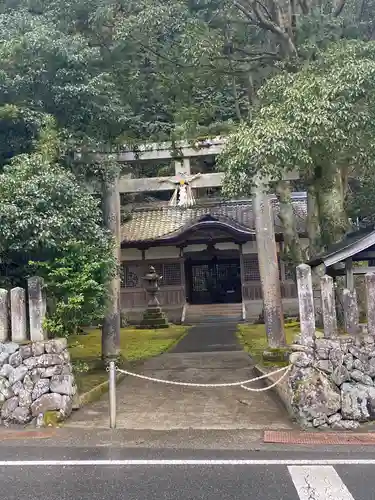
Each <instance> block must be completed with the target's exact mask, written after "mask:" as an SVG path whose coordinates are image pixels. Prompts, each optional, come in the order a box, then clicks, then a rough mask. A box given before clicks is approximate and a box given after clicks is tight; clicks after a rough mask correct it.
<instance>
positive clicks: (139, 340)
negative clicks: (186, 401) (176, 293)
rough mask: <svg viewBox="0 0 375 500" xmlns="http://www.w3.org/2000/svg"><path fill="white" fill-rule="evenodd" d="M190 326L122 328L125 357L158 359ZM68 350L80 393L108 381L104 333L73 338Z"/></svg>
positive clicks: (121, 340)
mask: <svg viewBox="0 0 375 500" xmlns="http://www.w3.org/2000/svg"><path fill="white" fill-rule="evenodd" d="M187 330H188V327H186V326H179V325H178V326H177V325H176V326H175V325H171V326H170V327H169V328H165V329H160V330H139V329H135V328H122V329H121V332H120V351H121V356H122V357H123V358H125V359H126V360H127V361H129V362H130V363H132V364H134V363H136V362H140V361H144V360H146V359H148V358H152V357H153V356H157V355H158V354H161V353H163V352H165V351H167V350H168V349H170V348H171V347H172V346H173V345H175V344H176V343H177V342H178V341H179V340H181V338H182V337H183V336H184V335H185V334H186V332H187ZM68 347H69V352H70V356H71V359H72V363H73V365H74V366H75V367H76V370H75V372H76V380H77V387H78V392H79V394H83V393H85V392H88V391H89V390H90V389H92V388H93V387H96V386H97V385H99V384H101V383H102V382H105V381H106V380H107V379H108V374H107V373H106V372H105V370H104V369H103V368H102V362H101V330H99V329H93V330H87V331H86V332H85V334H82V335H72V336H71V337H70V338H69V341H68Z"/></svg>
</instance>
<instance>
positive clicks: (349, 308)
mask: <svg viewBox="0 0 375 500" xmlns="http://www.w3.org/2000/svg"><path fill="white" fill-rule="evenodd" d="M343 303H344V318H345V330H346V331H347V333H350V334H351V335H356V334H357V333H358V332H359V313H358V303H357V292H356V291H355V290H348V289H347V288H345V289H344V291H343Z"/></svg>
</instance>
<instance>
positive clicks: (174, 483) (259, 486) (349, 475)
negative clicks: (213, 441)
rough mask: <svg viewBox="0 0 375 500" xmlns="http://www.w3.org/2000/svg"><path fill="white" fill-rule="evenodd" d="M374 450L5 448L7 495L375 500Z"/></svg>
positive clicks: (3, 487)
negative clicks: (198, 450) (227, 450)
mask: <svg viewBox="0 0 375 500" xmlns="http://www.w3.org/2000/svg"><path fill="white" fill-rule="evenodd" d="M374 471H375V450H372V449H371V450H369V451H367V452H357V453H355V452H348V450H343V451H342V452H322V453H321V454H319V453H317V451H316V450H314V452H312V451H311V452H309V451H290V452H283V451H280V452H274V451H272V450H269V451H260V452H257V453H256V452H249V453H246V452H243V451H242V452H238V451H233V452H232V453H229V452H224V451H219V450H218V451H213V450H211V451H209V452H208V451H205V452H200V453H195V452H194V451H189V452H187V451H186V450H185V451H184V452H178V451H176V450H175V451H174V452H171V451H169V452H168V451H167V450H152V452H150V450H141V449H138V450H130V449H123V448H113V447H111V448H79V447H75V448H74V447H61V448H59V447H53V446H49V447H46V448H39V447H32V446H29V447H24V448H23V447H18V446H11V447H1V448H0V491H1V499H4V500H13V499H14V500H16V499H17V500H40V499H49V500H65V499H66V500H68V499H69V500H86V499H87V500H89V499H90V500H123V499H124V500H125V499H126V500H156V499H163V500H174V499H178V500H198V499H204V500H242V499H243V500H245V499H246V500H248V499H253V500H299V499H300V500H353V499H354V500H370V499H372V498H374V496H375V494H374V490H375V474H374Z"/></svg>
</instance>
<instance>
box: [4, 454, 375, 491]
mask: <svg viewBox="0 0 375 500" xmlns="http://www.w3.org/2000/svg"><path fill="white" fill-rule="evenodd" d="M107 465H109V466H111V465H116V466H127V465H144V466H145V465H162V466H170V465H173V466H185V465H192V466H195V465H202V466H214V465H219V466H220V465H252V466H256V465H287V466H292V465H299V466H320V467H319V469H320V470H321V469H322V467H321V466H324V465H375V459H359V460H354V459H353V460H345V459H342V460H340V459H332V460H324V459H322V460H246V459H245V460H241V459H239V460H231V459H229V460H225V459H223V460H183V459H181V460H161V459H160V460H159V459H155V460H134V459H129V460H0V467H8V466H15V467H24V466H73V467H75V466H78V467H80V466H94V467H95V466H107ZM335 500H338V499H337V498H336V499H335Z"/></svg>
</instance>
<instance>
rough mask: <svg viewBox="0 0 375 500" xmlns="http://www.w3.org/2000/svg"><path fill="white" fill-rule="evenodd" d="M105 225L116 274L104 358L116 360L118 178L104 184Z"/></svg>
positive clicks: (105, 326) (105, 328) (104, 334)
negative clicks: (109, 238)
mask: <svg viewBox="0 0 375 500" xmlns="http://www.w3.org/2000/svg"><path fill="white" fill-rule="evenodd" d="M103 217H104V224H105V226H106V227H107V228H108V229H109V231H110V232H111V233H112V236H113V255H114V258H115V261H116V272H115V274H114V276H113V278H112V279H111V281H110V283H109V285H108V288H109V290H108V292H109V294H108V295H109V298H108V307H107V312H106V315H105V317H104V321H103V326H102V358H103V359H104V360H108V359H110V358H116V357H118V355H119V352H120V275H119V268H120V251H121V250H120V217H121V215H120V195H119V190H118V176H116V177H115V178H114V179H111V180H107V181H105V182H104V184H103Z"/></svg>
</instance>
